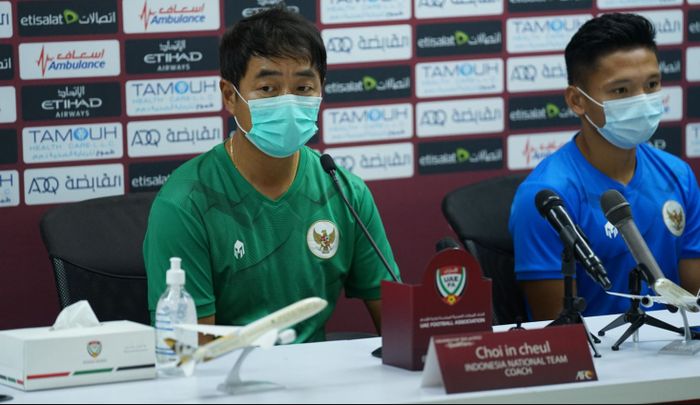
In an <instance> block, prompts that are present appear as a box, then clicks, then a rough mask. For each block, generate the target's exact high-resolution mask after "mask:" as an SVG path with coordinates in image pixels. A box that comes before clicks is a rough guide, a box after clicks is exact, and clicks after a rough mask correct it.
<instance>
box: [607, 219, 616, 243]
mask: <svg viewBox="0 0 700 405" xmlns="http://www.w3.org/2000/svg"><path fill="white" fill-rule="evenodd" d="M617 233H618V231H617V228H615V226H613V224H611V223H610V221H608V222H607V223H606V224H605V236H607V237H608V239H615V238H617Z"/></svg>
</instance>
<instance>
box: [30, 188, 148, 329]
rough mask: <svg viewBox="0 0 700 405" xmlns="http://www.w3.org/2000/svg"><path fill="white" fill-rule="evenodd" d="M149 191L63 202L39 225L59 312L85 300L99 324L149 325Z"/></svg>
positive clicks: (51, 210) (44, 217) (48, 213)
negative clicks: (145, 252)
mask: <svg viewBox="0 0 700 405" xmlns="http://www.w3.org/2000/svg"><path fill="white" fill-rule="evenodd" d="M155 194H156V193H155V192H149V193H135V194H127V195H124V196H117V197H106V198H97V199H94V200H87V201H82V202H78V203H72V204H64V205H60V206H57V207H54V208H52V209H50V210H49V211H47V212H46V214H44V216H43V217H42V219H41V222H40V230H41V236H42V239H43V241H44V245H45V246H46V249H47V250H48V252H49V259H50V260H51V264H52V265H53V269H54V276H55V278H56V288H57V290H58V296H59V300H60V305H61V308H65V307H66V306H68V305H70V304H72V303H74V302H77V301H80V300H87V301H88V302H90V305H91V306H92V308H93V310H94V311H95V314H96V315H97V318H98V319H99V320H100V321H111V320H130V321H134V322H139V323H144V324H150V315H149V312H148V302H147V284H146V268H145V265H144V260H143V251H142V246H143V240H144V237H145V235H146V227H147V223H148V215H149V211H150V208H151V204H152V203H153V200H154V198H155Z"/></svg>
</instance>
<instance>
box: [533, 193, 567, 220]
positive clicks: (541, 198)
mask: <svg viewBox="0 0 700 405" xmlns="http://www.w3.org/2000/svg"><path fill="white" fill-rule="evenodd" d="M553 205H563V204H562V202H561V198H559V196H558V195H557V193H555V192H554V191H552V190H548V189H546V188H545V189H543V190H540V192H539V193H537V195H536V196H535V207H537V211H538V212H539V213H540V215H542V216H543V217H544V216H546V215H547V212H549V210H550V209H551V208H552V206H553Z"/></svg>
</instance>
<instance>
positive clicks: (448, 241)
mask: <svg viewBox="0 0 700 405" xmlns="http://www.w3.org/2000/svg"><path fill="white" fill-rule="evenodd" d="M459 248H460V246H459V243H457V242H456V241H455V240H454V239H452V238H450V237H449V236H446V237H444V238H442V239H440V240H439V241H438V243H436V244H435V251H436V252H440V251H443V250H445V249H459Z"/></svg>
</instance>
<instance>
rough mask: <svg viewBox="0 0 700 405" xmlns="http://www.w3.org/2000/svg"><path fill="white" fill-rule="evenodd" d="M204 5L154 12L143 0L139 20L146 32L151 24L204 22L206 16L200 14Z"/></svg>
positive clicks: (166, 8) (161, 9)
mask: <svg viewBox="0 0 700 405" xmlns="http://www.w3.org/2000/svg"><path fill="white" fill-rule="evenodd" d="M205 7H206V3H204V2H203V3H202V4H201V5H200V6H192V7H186V6H183V7H178V6H177V5H171V6H170V7H161V8H159V9H158V10H157V11H154V10H153V9H151V8H150V7H149V6H148V0H144V2H143V7H142V8H141V13H140V14H139V19H140V20H142V21H143V29H144V30H146V31H147V30H148V27H149V25H151V24H153V25H156V24H161V25H162V24H187V23H201V22H204V19H205V18H206V16H204V15H203V14H202V13H203V12H204V8H205Z"/></svg>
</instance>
